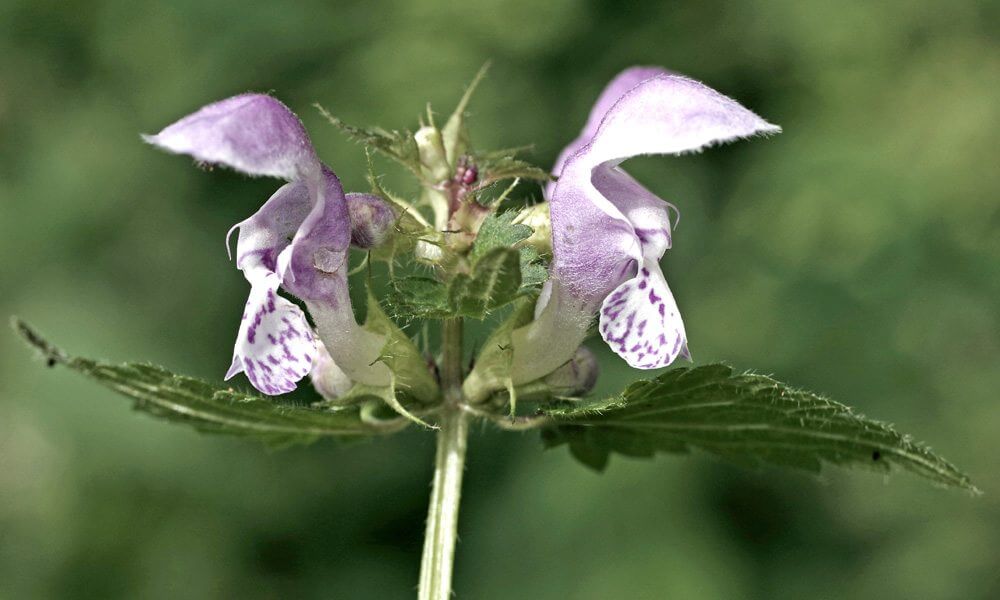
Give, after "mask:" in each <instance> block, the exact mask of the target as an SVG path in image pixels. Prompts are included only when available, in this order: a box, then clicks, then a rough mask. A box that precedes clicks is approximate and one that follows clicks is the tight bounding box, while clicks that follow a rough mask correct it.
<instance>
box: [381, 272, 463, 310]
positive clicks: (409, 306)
mask: <svg viewBox="0 0 1000 600" xmlns="http://www.w3.org/2000/svg"><path fill="white" fill-rule="evenodd" d="M385 302H386V304H387V305H388V306H390V307H391V309H392V312H393V313H394V314H395V315H396V316H397V317H398V318H401V319H406V320H410V319H447V318H450V317H453V316H455V309H454V308H453V307H452V304H451V299H450V298H449V297H448V286H447V285H445V284H444V283H442V282H440V281H438V280H437V279H434V278H433V277H422V276H408V277H397V278H395V279H393V280H392V281H391V283H390V286H389V290H388V292H387V294H386V298H385Z"/></svg>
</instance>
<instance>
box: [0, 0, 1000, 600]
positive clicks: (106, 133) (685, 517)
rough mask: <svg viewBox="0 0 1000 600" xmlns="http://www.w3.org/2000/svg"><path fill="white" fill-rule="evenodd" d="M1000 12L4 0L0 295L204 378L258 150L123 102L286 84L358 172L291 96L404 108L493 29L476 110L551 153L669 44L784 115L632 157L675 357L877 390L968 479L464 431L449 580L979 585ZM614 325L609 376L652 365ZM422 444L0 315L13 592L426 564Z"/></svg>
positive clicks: (990, 429)
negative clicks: (659, 226) (660, 231)
mask: <svg viewBox="0 0 1000 600" xmlns="http://www.w3.org/2000/svg"><path fill="white" fill-rule="evenodd" d="M626 5H627V8H626ZM998 22H1000V8H998V5H997V3H996V2H985V1H984V2H968V1H965V2H948V3H945V2H938V1H934V0H928V1H920V2H918V1H916V0H899V1H880V2H872V1H869V0H859V1H846V2H836V3H835V2H821V1H819V0H807V1H802V0H786V1H778V0H775V1H763V0H760V1H754V2H733V3H726V2H719V1H714V0H710V1H700V2H694V1H692V2H662V1H649V2H637V3H621V2H612V1H608V2H600V3H598V2H590V3H583V2H581V3H576V2H571V1H569V0H547V1H544V2H541V1H538V0H508V1H500V2H473V1H467V2H462V3H459V2H441V3H434V2H431V1H429V0H399V1H397V2H388V1H368V2H358V3H352V4H346V3H345V4H337V3H332V2H318V1H299V2H295V3H289V5H288V6H284V7H281V6H278V5H277V3H261V2H247V1H246V0H243V1H226V2H209V1H200V2H195V1H191V0H175V1H173V2H169V3H163V4H154V3H149V2H136V1H89V2H83V1H81V2H68V1H56V0H30V1H20V0H2V1H0V257H2V258H0V314H3V315H7V314H15V313H16V314H18V315H20V316H22V317H24V318H25V319H27V320H28V321H30V322H32V323H33V324H35V325H36V326H38V327H39V328H41V330H42V331H44V332H46V333H48V334H49V335H50V336H52V337H53V338H54V339H55V340H57V341H59V342H60V343H61V344H63V345H64V346H66V347H67V348H69V349H71V350H73V351H75V352H79V353H83V354H87V355H96V356H100V357H104V358H110V359H115V360H126V359H148V360H151V361H155V362H158V363H162V364H164V365H166V366H168V367H170V368H172V369H174V370H177V371H180V372H185V373H190V374H194V375H199V376H204V377H207V378H212V379H219V378H221V375H222V374H223V373H224V371H225V369H226V367H227V366H228V364H229V359H230V353H231V342H232V339H233V336H234V334H235V331H236V327H237V324H238V321H239V315H240V313H241V310H242V304H243V302H244V299H245V294H246V291H247V285H246V283H245V282H244V280H243V279H242V277H241V276H240V274H239V273H238V272H237V271H236V270H235V269H234V268H233V266H232V264H231V263H228V262H227V261H226V256H225V251H224V248H223V243H222V242H223V235H224V232H225V231H226V229H227V228H228V227H229V226H230V225H231V224H232V223H234V222H236V221H238V220H240V219H242V218H244V217H246V216H247V215H249V214H250V213H251V212H252V211H254V210H255V209H256V207H257V206H258V205H259V204H260V203H261V202H262V201H263V200H264V199H265V198H266V197H267V196H268V195H269V194H270V192H271V191H272V190H273V189H274V188H275V187H276V183H275V182H273V181H267V180H249V179H246V178H243V177H240V176H237V175H234V174H232V173H229V172H225V171H221V170H216V171H214V172H212V173H205V172H202V171H199V170H196V169H193V168H191V164H190V161H188V160H186V159H184V158H179V157H171V156H167V155H165V154H162V153H160V152H157V151H155V150H153V149H152V148H149V147H147V146H145V145H143V144H142V143H141V141H140V139H139V135H138V134H139V133H140V132H153V131H155V130H157V129H158V128H160V127H161V126H163V125H165V124H167V123H169V122H171V121H172V120H174V119H175V118H177V117H180V116H182V115H184V114H186V113H188V112H190V111H192V110H194V109H196V108H197V107H198V106H200V105H202V104H204V103H207V102H209V101H212V100H216V99H219V98H222V97H225V96H228V95H231V94H235V93H238V92H243V91H246V90H261V91H274V93H275V94H277V95H278V96H279V97H280V98H281V99H282V100H284V101H285V102H286V103H288V104H289V105H290V106H291V107H293V108H294V109H295V110H297V111H298V112H299V113H300V114H301V116H302V118H303V120H304V121H305V122H306V125H307V127H308V128H309V129H310V131H311V132H312V134H313V138H314V140H315V142H316V145H317V147H318V148H319V150H320V153H321V155H322V156H323V157H324V159H325V160H327V161H328V162H329V164H331V165H332V166H333V167H334V169H336V170H337V172H338V173H339V174H340V175H341V177H342V178H343V179H344V181H345V183H346V184H347V187H349V188H352V189H362V188H363V186H364V180H363V169H362V165H363V154H362V151H361V149H360V148H359V147H357V146H355V145H353V144H350V143H348V142H346V141H345V140H344V139H343V138H342V137H340V136H339V135H338V134H337V133H336V132H335V131H334V130H333V129H332V128H331V127H329V126H328V125H326V124H325V123H324V122H323V120H322V119H321V118H320V116H319V115H318V113H317V112H316V111H315V110H314V109H313V108H312V107H311V104H312V103H313V102H315V101H319V102H322V103H323V104H324V105H325V106H326V107H328V108H329V109H330V110H331V111H333V112H334V113H335V114H337V115H338V116H340V117H342V118H344V119H345V120H347V121H348V122H354V123H358V124H378V125H382V126H386V127H406V126H412V125H413V124H414V123H415V121H416V117H417V115H418V114H419V112H420V111H421V110H422V108H423V106H424V103H425V102H426V101H431V102H433V103H434V104H435V106H436V107H438V108H439V110H440V111H444V110H447V109H450V106H451V103H452V102H453V101H454V100H455V99H456V98H457V95H458V94H459V93H460V91H461V89H462V87H463V85H464V84H465V83H466V82H467V81H468V80H469V79H470V78H471V76H472V75H473V73H474V72H475V70H476V69H477V68H478V67H479V65H480V64H481V63H483V62H484V61H486V60H487V59H492V61H493V69H492V71H491V73H490V76H489V79H488V80H487V81H486V82H485V84H484V85H483V86H482V88H481V90H480V92H479V94H478V95H477V97H476V99H475V101H474V104H473V112H474V115H475V120H474V122H473V134H474V137H475V141H476V142H477V143H478V145H479V146H480V147H490V146H511V145H520V144H526V143H533V144H534V145H535V147H534V151H533V153H532V154H531V158H532V159H534V160H536V161H537V162H538V163H539V164H542V165H548V164H551V162H552V160H553V159H554V157H555V155H556V153H557V152H558V151H559V149H560V148H561V146H562V145H563V144H564V143H566V142H567V141H568V140H569V139H571V138H572V137H573V136H574V135H575V134H576V132H577V131H578V129H579V128H580V126H581V125H582V123H583V121H584V118H585V116H586V113H587V111H588V109H589V106H590V103H591V102H592V101H593V99H594V98H595V96H596V95H597V93H598V91H599V90H600V89H601V87H602V85H603V84H604V82H606V81H607V80H608V79H609V78H610V77H612V76H613V75H614V74H615V73H616V72H617V71H618V70H620V69H621V68H623V67H625V66H628V65H631V64H635V63H650V64H660V65H664V66H667V67H669V68H671V69H675V70H677V71H679V72H682V73H685V74H688V75H690V76H692V77H695V78H697V79H700V80H703V81H705V82H707V83H708V84H709V85H711V86H712V87H715V88H717V89H719V90H720V91H722V92H724V93H726V94H728V95H731V96H733V97H735V98H737V99H739V100H740V101H741V102H742V103H744V104H745V105H747V106H748V107H750V108H752V109H753V110H755V111H757V112H759V113H760V114H762V115H763V116H765V117H766V118H767V119H769V120H771V121H773V122H776V123H779V124H781V125H782V126H783V127H784V128H785V133H783V134H782V135H780V136H778V137H776V138H773V139H770V140H766V141H764V140H755V141H751V142H742V143H739V144H736V145H733V146H729V147H725V148H721V149H713V150H710V151H708V152H706V153H704V154H701V155H694V156H686V157H683V158H679V159H677V158H655V159H643V160H638V161H633V163H632V164H631V165H630V167H631V169H632V171H633V173H635V174H636V175H637V176H638V177H639V178H640V179H642V180H643V181H644V182H645V183H646V184H647V185H648V186H649V187H650V188H651V189H653V190H656V191H657V192H658V193H660V194H661V195H662V196H663V197H664V198H667V199H669V200H671V201H672V202H674V203H676V204H677V205H678V206H679V207H680V210H681V213H682V220H681V224H680V227H679V229H678V230H677V231H676V235H675V248H674V249H673V250H672V251H671V252H670V253H669V254H668V256H667V260H666V262H665V268H666V271H667V273H668V276H669V277H670V281H671V284H672V287H673V289H674V291H675V293H676V295H677V297H678V301H679V303H680V306H681V309H682V310H683V312H684V316H685V322H686V324H687V329H688V332H689V334H690V339H691V349H692V352H693V353H694V356H695V358H696V360H697V361H699V362H708V361H715V360H725V361H728V362H730V363H731V364H733V365H735V366H737V367H741V368H750V367H752V368H755V369H758V370H761V371H764V372H768V373H773V374H775V375H776V376H777V377H779V378H781V379H784V380H787V381H789V382H792V383H794V384H797V385H800V386H804V387H808V388H811V389H815V390H819V391H823V392H824V393H827V394H829V395H830V396H832V397H833V398H836V399H838V400H841V401H844V402H846V403H848V404H851V405H853V406H856V407H858V408H859V410H860V411H862V412H864V413H866V414H868V415H870V416H873V417H878V418H882V419H885V420H889V421H892V422H894V423H896V424H897V425H898V426H899V428H900V429H902V430H904V431H909V432H912V433H914V434H915V435H916V436H917V437H919V438H922V439H925V440H927V441H928V442H930V443H931V444H932V445H933V446H934V448H935V450H937V451H940V452H941V453H943V454H944V455H946V456H947V457H949V458H951V459H952V460H954V461H955V462H956V463H958V464H959V465H960V466H961V467H963V468H965V469H966V470H967V471H968V472H969V473H970V474H971V475H972V476H973V478H974V479H975V480H976V482H977V483H978V484H979V485H980V487H982V488H983V489H984V490H985V491H986V495H985V496H984V497H982V498H978V499H970V498H968V497H966V496H965V495H962V494H960V493H957V492H948V491H941V490H938V489H934V488H931V487H929V486H927V485H926V484H924V483H923V482H922V481H918V480H916V479H915V478H912V477H910V476H906V475H900V476H896V477H893V478H891V480H888V481H884V480H883V479H882V478H881V477H879V476H876V475H871V474H865V473H861V474H845V473H843V472H839V471H831V472H827V473H826V474H824V476H823V477H822V478H821V479H814V478H811V477H807V476H803V475H799V474H794V473H788V472H783V471H773V470H765V471H762V472H748V471H743V470H740V469H738V468H735V467H730V466H728V465H725V464H722V463H720V462H718V461H716V460H714V459H711V458H709V457H706V456H704V455H695V456H693V457H691V458H683V459H682V458H676V457H660V458H657V459H656V460H653V461H636V460H627V459H620V458H615V459H613V461H612V464H611V466H610V469H609V471H608V472H607V473H606V474H605V475H603V476H598V475H595V474H593V473H591V472H589V471H587V470H585V469H584V468H582V467H580V466H578V465H577V464H575V463H574V462H573V461H572V460H571V459H570V457H569V456H568V453H567V452H566V450H565V448H562V449H559V450H554V451H550V452H542V451H541V447H540V443H539V442H538V440H537V437H536V436H535V435H523V436H519V435H506V436H501V435H499V434H496V433H492V432H482V433H476V434H475V435H474V437H473V439H472V447H471V453H470V457H469V470H468V475H467V483H466V495H465V500H466V502H465V504H464V507H463V509H462V512H463V514H462V524H461V532H462V535H461V538H462V539H461V543H460V545H459V551H458V576H457V582H456V587H457V592H458V596H459V598H463V599H480V598H482V599H507V598H530V599H535V598H538V599H565V598H573V599H601V600H605V599H619V598H623V599H624V598H629V599H630V598H649V599H657V598H685V599H701V598H761V599H764V598H767V599H785V598H788V599H792V598H907V599H913V598H930V599H934V598H962V599H968V598H996V597H1000V575H998V573H1000V500H998V498H1000V470H998V460H997V458H996V457H997V439H998V432H1000V398H998V395H997V390H998V389H1000V235H998V233H1000V209H998V197H1000V169H998V168H997V165H998V164H1000V152H998V149H997V141H996V140H997V134H998V133H1000V131H998V130H1000V127H998V121H1000V110H998V105H1000V85H998V81H1000V43H998V36H997V25H996V24H997V23H998ZM594 347H595V348H598V347H599V346H598V345H597V344H594ZM603 354H604V358H605V364H606V365H607V366H606V368H605V374H604V377H603V379H602V382H601V386H600V389H601V391H603V392H609V391H613V390H615V389H617V388H620V387H621V386H622V384H623V383H624V382H625V381H627V380H630V379H633V378H636V377H637V376H638V375H639V374H638V373H635V372H630V371H628V370H627V369H626V368H624V366H623V363H622V362H620V361H619V360H618V359H616V358H614V357H612V356H609V355H608V353H607V352H603ZM239 384H240V385H245V383H244V382H242V381H241V382H240V383H239ZM432 445H433V440H432V437H431V436H429V435H422V434H420V433H419V432H415V431H414V432H410V433H408V434H404V435H403V436H401V437H396V438H393V439H391V440H388V441H382V442H379V443H370V444H368V443H365V444H360V445H353V446H347V447H337V446H336V445H335V444H332V443H324V444H319V445H317V446H314V447H309V448H302V449H294V450H291V451H286V452H282V453H268V452H267V451H265V450H263V449H262V448H260V447H258V446H257V445H255V444H253V443H248V442H243V441H238V440H232V439H217V438H209V437H204V436H201V435H198V434H196V433H194V432H192V431H189V430H187V429H184V428H178V427H175V426H170V425H167V424H163V423H160V422H157V421H154V420H152V419H150V418H147V417H144V416H140V415H137V414H134V413H132V412H130V411H129V410H128V408H127V403H126V401H125V400H123V399H121V398H118V397H115V396H113V395H111V394H110V393H108V392H106V391H104V390H102V389H98V388H97V387H96V386H95V385H93V384H91V383H89V382H86V381H82V380H80V379H78V378H76V377H74V376H73V375H71V374H69V373H66V372H61V371H60V372H49V371H46V370H45V369H44V368H43V366H42V365H41V364H40V363H38V362H33V361H32V360H31V357H30V354H29V353H28V352H27V351H26V350H25V349H24V348H23V347H22V346H21V345H20V344H19V343H18V342H17V341H16V340H15V339H14V338H13V336H12V335H8V334H0V597H2V598H12V599H21V598H101V599H112V598H129V599H133V598H143V599H146V598H150V599H156V598H171V599H173V598H373V599H392V598H409V597H412V595H413V591H414V586H415V583H416V580H417V570H418V561H419V554H420V552H419V550H420V547H419V545H420V537H421V535H422V526H423V516H424V510H425V504H426V500H427V494H428V480H429V475H430V461H431V455H432V450H433V448H432Z"/></svg>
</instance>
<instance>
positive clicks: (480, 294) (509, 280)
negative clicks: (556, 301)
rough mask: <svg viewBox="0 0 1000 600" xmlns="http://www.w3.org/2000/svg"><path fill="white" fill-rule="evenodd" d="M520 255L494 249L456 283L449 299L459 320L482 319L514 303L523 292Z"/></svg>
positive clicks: (457, 279) (452, 283)
mask: <svg viewBox="0 0 1000 600" xmlns="http://www.w3.org/2000/svg"><path fill="white" fill-rule="evenodd" d="M520 256H521V255H520V253H519V252H518V251H517V250H515V249H513V248H494V249H493V250H491V251H489V252H487V253H486V254H484V255H483V256H481V257H480V258H479V260H477V261H475V263H474V264H473V268H472V273H470V274H469V275H465V274H460V275H457V276H455V278H454V279H452V281H451V284H450V285H449V287H448V297H449V299H450V301H451V305H452V307H453V309H454V310H455V314H456V315H457V316H463V317H472V318H474V319H482V318H484V317H485V316H486V315H487V314H489V313H490V311H493V310H495V309H497V308H500V307H501V306H504V305H505V304H508V303H510V302H513V301H514V300H515V299H516V298H517V297H518V294H519V293H520V289H521V262H520V261H521V259H520Z"/></svg>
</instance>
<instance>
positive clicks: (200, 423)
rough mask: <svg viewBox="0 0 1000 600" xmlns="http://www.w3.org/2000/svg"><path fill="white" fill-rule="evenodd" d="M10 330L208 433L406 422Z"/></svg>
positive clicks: (271, 437) (50, 357)
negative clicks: (71, 348) (94, 355)
mask: <svg viewBox="0 0 1000 600" xmlns="http://www.w3.org/2000/svg"><path fill="white" fill-rule="evenodd" d="M13 325H14V329H15V330H16V331H17V332H18V334H20V335H21V337H22V338H24V340H25V341H27V342H28V344H30V345H31V346H33V347H34V348H36V349H37V350H39V351H40V352H41V353H42V355H43V357H44V358H45V359H46V360H47V361H48V364H49V366H55V365H64V366H66V367H69V368H70V369H72V370H73V371H76V372H78V373H81V374H83V375H85V376H87V377H89V378H90V379H92V380H94V381H96V382H98V383H100V384H101V385H103V386H105V387H107V388H110V389H112V390H114V391H116V392H118V393H120V394H122V395H125V396H128V397H129V398H132V399H133V400H134V406H135V408H136V410H140V411H143V412H145V413H148V414H151V415H154V416H157V417H160V418H164V419H167V420H170V421H174V422H178V423H184V424H187V425H191V426H193V427H194V428H196V429H198V430H199V431H203V432H207V433H224V434H231V435H239V436H244V437H250V438H254V439H257V440H260V441H262V442H264V443H266V444H268V445H270V446H279V447H282V446H288V445H293V444H306V443H311V442H314V441H316V440H318V439H320V438H323V437H358V436H370V435H380V434H385V433H391V432H394V431H398V430H399V429H401V428H402V427H403V426H405V424H406V422H405V421H402V420H400V421H399V422H397V423H391V424H390V423H385V422H383V424H381V425H376V424H372V423H368V422H365V421H363V420H362V419H361V417H360V414H359V411H358V410H357V408H349V409H344V410H338V411H332V410H323V409H317V408H313V407H309V406H303V405H300V404H292V403H289V402H286V401H281V400H280V399H278V398H264V397H262V396H259V395H256V394H252V393H247V392H241V391H237V390H234V389H232V388H228V387H222V386H218V385H215V384H212V383H208V382H206V381H202V380H200V379H195V378H193V377H185V376H183V375H175V374H174V373H171V372H170V371H167V370H166V369H164V368H162V367H157V366H154V365H149V364H141V363H125V364H119V365H115V364H109V363H104V362H100V361H95V360H91V359H87V358H79V357H74V356H69V355H67V354H66V353H64V352H63V351H62V350H60V349H58V348H56V347H55V346H53V345H51V344H50V343H49V342H48V341H46V340H45V339H44V338H42V336H41V335H39V334H38V333H37V332H36V331H35V330H34V329H32V328H31V327H29V326H28V325H27V324H25V323H24V322H22V321H18V320H14V322H13Z"/></svg>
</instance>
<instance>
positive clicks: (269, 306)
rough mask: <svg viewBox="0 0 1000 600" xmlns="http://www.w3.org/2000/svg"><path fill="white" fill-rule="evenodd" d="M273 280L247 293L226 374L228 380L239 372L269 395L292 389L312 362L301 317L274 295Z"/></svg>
mask: <svg viewBox="0 0 1000 600" xmlns="http://www.w3.org/2000/svg"><path fill="white" fill-rule="evenodd" d="M277 281H278V280H277V277H276V276H273V275H272V276H270V277H267V278H265V279H264V281H261V282H260V283H257V284H255V285H254V286H253V288H252V289H251V290H250V298H249V299H248V300H247V305H246V309H245V310H244V312H243V322H242V323H241V324H240V331H239V335H238V337H237V340H236V347H235V348H234V350H233V365H232V367H230V369H229V372H228V373H227V374H226V378H227V379H228V378H230V377H232V376H233V375H235V374H236V373H239V372H240V371H242V372H244V373H246V376H247V379H249V380H250V383H251V384H253V386H254V387H255V388H257V389H258V390H260V391H261V392H263V393H264V394H268V395H271V396H274V395H278V394H284V393H285V392H290V391H292V390H294V389H295V384H296V382H298V381H299V380H300V379H302V378H303V377H305V376H306V375H308V374H309V371H310V370H311V369H312V365H313V362H314V361H315V359H316V342H315V339H314V338H313V335H312V331H311V329H310V328H309V324H308V322H307V321H306V318H305V315H304V314H303V313H302V310H301V309H300V308H299V307H298V306H296V305H295V304H292V303H291V302H289V301H288V300H286V299H284V298H282V297H281V296H279V295H278V294H277V291H276V290H277ZM237 363H239V364H237Z"/></svg>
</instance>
